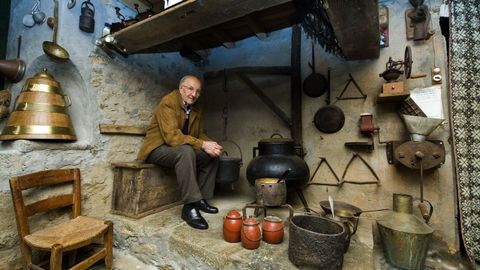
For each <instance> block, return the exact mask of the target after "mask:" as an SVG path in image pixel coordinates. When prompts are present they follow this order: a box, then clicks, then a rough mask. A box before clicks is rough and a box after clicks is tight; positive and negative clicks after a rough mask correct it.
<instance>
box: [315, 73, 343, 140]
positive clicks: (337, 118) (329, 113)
mask: <svg viewBox="0 0 480 270" xmlns="http://www.w3.org/2000/svg"><path fill="white" fill-rule="evenodd" d="M326 102H327V105H325V106H323V107H322V108H320V109H319V110H318V111H317V112H316V113H315V117H314V119H313V123H314V124H315V127H317V129H318V130H320V131H321V132H323V133H335V132H337V131H339V130H340V129H342V127H343V125H344V124H345V114H344V113H343V111H342V109H340V108H339V107H338V106H335V105H331V104H330V68H329V69H328V89H327V98H326Z"/></svg>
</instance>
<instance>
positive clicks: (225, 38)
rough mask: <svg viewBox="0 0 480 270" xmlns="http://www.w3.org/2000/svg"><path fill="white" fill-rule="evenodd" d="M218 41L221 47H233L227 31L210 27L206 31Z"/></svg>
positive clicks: (233, 44)
mask: <svg viewBox="0 0 480 270" xmlns="http://www.w3.org/2000/svg"><path fill="white" fill-rule="evenodd" d="M208 32H209V33H210V35H212V36H213V37H214V38H215V39H217V40H218V42H221V43H222V45H223V47H225V48H227V49H231V48H235V42H233V39H232V38H231V37H230V35H229V34H228V33H226V32H225V31H223V30H222V29H219V28H214V29H210V30H209V31H208Z"/></svg>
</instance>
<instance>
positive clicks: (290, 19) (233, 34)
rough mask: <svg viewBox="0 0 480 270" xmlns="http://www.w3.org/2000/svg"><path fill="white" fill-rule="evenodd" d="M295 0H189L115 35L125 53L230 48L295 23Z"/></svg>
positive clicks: (118, 44)
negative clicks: (247, 38) (238, 42)
mask: <svg viewBox="0 0 480 270" xmlns="http://www.w3.org/2000/svg"><path fill="white" fill-rule="evenodd" d="M293 2H294V1H292V0H262V1H258V0H243V1H238V0H222V1H214V0H186V1H184V2H182V3H180V4H177V5H175V6H173V7H171V8H169V9H167V10H164V11H162V12H161V13H158V14H156V15H154V16H152V17H150V18H148V19H146V20H143V21H141V22H138V23H136V24H133V25H131V26H129V27H127V28H125V29H122V30H120V31H118V32H116V33H114V34H113V37H114V38H115V41H116V42H117V46H118V47H119V48H121V49H124V53H126V54H134V53H154V52H172V51H182V50H191V51H197V50H204V49H209V48H214V47H218V46H222V45H223V46H225V47H227V48H231V47H234V46H235V41H238V40H241V39H244V38H246V37H249V36H255V35H256V36H257V37H258V38H263V37H265V36H266V35H267V33H268V32H271V31H275V30H278V29H282V28H285V27H289V26H291V25H293V24H294V23H296V15H295V6H294V3H293Z"/></svg>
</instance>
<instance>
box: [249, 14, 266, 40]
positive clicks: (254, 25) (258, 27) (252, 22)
mask: <svg viewBox="0 0 480 270" xmlns="http://www.w3.org/2000/svg"><path fill="white" fill-rule="evenodd" d="M245 19H246V20H247V24H248V26H249V27H250V28H251V29H252V30H253V32H254V33H255V35H256V36H257V38H258V39H266V38H267V37H268V34H267V31H265V28H263V26H262V24H261V23H259V22H258V21H257V19H255V18H254V17H253V16H252V15H246V16H245Z"/></svg>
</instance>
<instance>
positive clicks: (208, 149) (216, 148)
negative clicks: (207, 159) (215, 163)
mask: <svg viewBox="0 0 480 270" xmlns="http://www.w3.org/2000/svg"><path fill="white" fill-rule="evenodd" d="M202 149H203V151H205V153H207V154H208V155H209V156H211V157H218V156H220V155H221V154H222V151H223V148H222V146H221V145H220V144H218V143H216V142H212V141H204V142H203V144H202Z"/></svg>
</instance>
